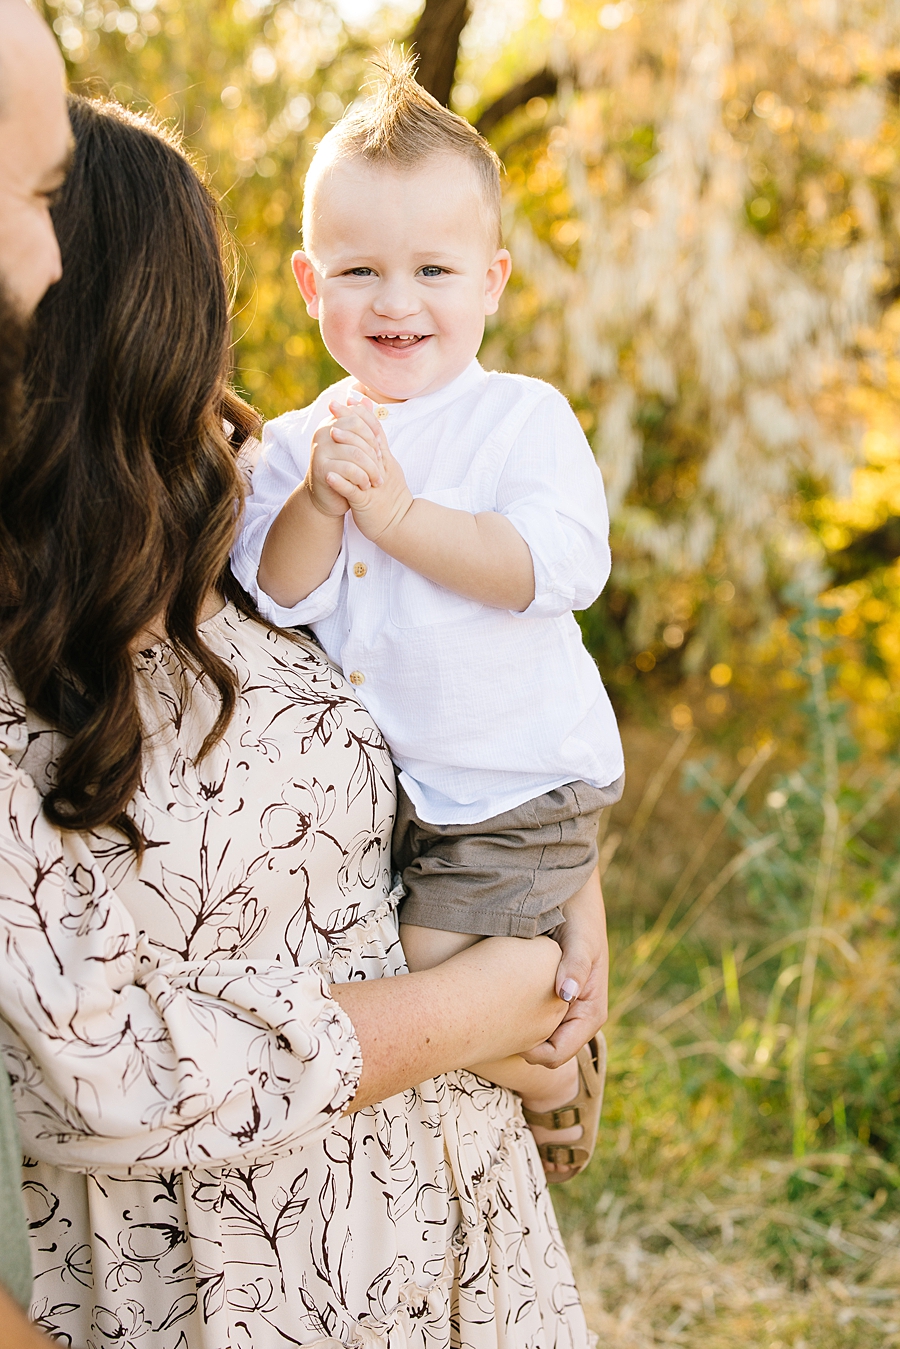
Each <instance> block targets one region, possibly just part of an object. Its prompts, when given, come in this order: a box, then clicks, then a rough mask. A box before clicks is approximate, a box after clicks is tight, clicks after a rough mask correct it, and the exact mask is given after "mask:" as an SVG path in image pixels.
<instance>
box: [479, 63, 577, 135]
mask: <svg viewBox="0 0 900 1349" xmlns="http://www.w3.org/2000/svg"><path fill="white" fill-rule="evenodd" d="M558 87H559V78H558V76H557V75H556V74H555V72H554V71H552V70H547V69H546V68H545V69H544V70H539V71H538V72H537V74H536V75H532V76H531V78H530V79H527V80H522V82H521V84H514V85H513V87H512V88H511V89H507V91H506V93H505V94H501V95H500V97H499V98H497V99H495V100H494V102H493V103H489V104H488V106H487V107H486V108H485V110H484V112H483V113H482V114H481V116H480V117H479V119H478V121H477V122H476V123H475V126H476V128H477V129H478V130H479V131H480V132H481V134H482V136H486V135H487V134H488V132H489V131H491V130H493V128H494V127H495V126H496V125H497V123H498V122H502V120H503V118H504V117H508V116H509V114H510V113H511V112H515V110H516V108H521V106H522V105H523V103H527V102H528V101H529V99H532V98H552V97H553V95H554V94H555V93H556V91H557V88H558Z"/></svg>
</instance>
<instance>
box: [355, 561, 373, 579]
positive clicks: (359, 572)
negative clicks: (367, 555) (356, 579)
mask: <svg viewBox="0 0 900 1349" xmlns="http://www.w3.org/2000/svg"><path fill="white" fill-rule="evenodd" d="M368 570H369V568H368V567H367V566H366V564H365V562H354V564H353V575H354V576H365V574H366V572H367V571H368Z"/></svg>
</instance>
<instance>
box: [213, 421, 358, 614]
mask: <svg viewBox="0 0 900 1349" xmlns="http://www.w3.org/2000/svg"><path fill="white" fill-rule="evenodd" d="M320 401H321V400H320ZM313 406H314V408H315V407H318V403H317V404H314V405H313ZM316 421H317V418H316V417H315V415H313V413H312V411H311V410H310V409H306V410H305V411H304V412H302V413H296V414H295V413H290V414H288V415H287V416H285V417H279V418H277V419H276V420H275V421H274V422H269V423H268V424H267V426H266V428H265V430H264V432H263V440H262V450H261V452H260V456H259V459H258V461H257V463H256V467H255V468H254V470H253V479H252V491H251V493H250V495H249V497H248V498H247V501H246V504H245V506H244V516H243V519H242V521H241V528H240V531H239V533H238V538H237V542H236V543H235V546H234V549H233V550H232V554H231V566H232V570H233V571H234V574H235V576H236V577H237V579H238V581H240V583H241V585H242V586H243V587H244V589H245V590H246V592H247V594H248V595H250V597H251V598H252V599H253V600H254V602H255V604H256V607H257V608H258V609H259V612H260V613H261V614H262V615H263V617H264V618H267V619H268V620H269V622H270V623H277V624H278V626H279V627H282V628H292V627H299V626H300V625H301V624H304V623H316V622H318V621H319V619H322V618H327V617H328V616H329V614H332V613H334V611H335V609H336V608H337V605H338V599H339V596H340V591H341V578H342V576H343V574H344V562H345V549H346V544H344V543H342V544H341V551H340V553H339V554H338V557H337V560H336V562H335V564H334V566H333V567H332V569H331V574H330V575H329V576H328V577H327V578H326V580H324V581H323V582H322V584H321V585H320V586H317V588H316V589H315V590H313V591H312V592H311V594H309V595H307V597H306V599H304V600H301V601H300V603H299V604H295V605H293V607H291V608H285V607H284V606H283V605H281V604H276V603H275V601H274V600H273V599H272V598H271V596H269V595H267V594H266V592H265V591H264V590H261V589H260V586H259V582H258V581H257V579H256V574H257V572H258V570H259V562H260V558H261V557H262V550H263V545H264V544H265V542H266V535H267V534H268V532H269V528H270V526H271V524H272V521H273V520H274V519H275V516H276V515H277V514H278V512H279V511H280V510H281V508H282V506H283V505H284V503H285V502H286V501H287V499H288V497H289V496H290V495H291V492H293V490H294V488H295V487H297V486H299V484H300V483H301V482H302V481H303V479H304V478H305V477H306V470H307V469H308V467H309V447H310V441H311V437H312V432H313V430H315V425H316Z"/></svg>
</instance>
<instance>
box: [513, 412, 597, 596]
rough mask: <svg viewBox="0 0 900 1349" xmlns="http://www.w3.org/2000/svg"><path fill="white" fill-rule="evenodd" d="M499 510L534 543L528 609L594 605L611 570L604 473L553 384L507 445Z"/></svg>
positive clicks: (575, 420) (526, 539)
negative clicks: (524, 424)
mask: <svg viewBox="0 0 900 1349" xmlns="http://www.w3.org/2000/svg"><path fill="white" fill-rule="evenodd" d="M497 510H498V511H499V512H500V514H502V515H504V516H506V518H507V519H508V520H509V521H510V523H511V524H513V525H514V526H515V527H516V529H517V530H518V532H519V533H520V534H521V535H522V538H523V539H524V540H525V542H526V543H527V544H528V547H529V549H530V550H531V556H532V561H533V563H534V600H533V601H532V603H531V604H530V605H529V607H528V608H527V609H525V610H524V611H523V612H524V614H526V615H527V616H528V617H531V618H557V617H559V616H560V615H562V614H565V613H568V612H569V611H570V610H573V609H575V610H577V609H586V608H588V606H589V605H591V604H593V602H594V600H595V599H596V598H597V596H598V595H599V594H600V592H601V590H602V589H603V587H604V585H605V584H606V582H607V580H608V578H609V572H610V551H609V514H608V511H607V506H606V494H605V492H604V490H603V478H602V475H601V473H600V469H599V468H598V466H597V464H596V462H595V460H594V456H593V454H592V453H591V448H590V446H589V445H588V443H587V440H586V439H585V435H584V432H583V431H582V429H581V426H580V425H579V423H578V419H577V417H576V416H575V414H574V413H573V412H572V409H571V408H570V407H569V404H568V403H567V402H566V400H565V399H564V398H563V397H562V395H561V394H558V393H557V392H556V391H555V390H553V389H550V388H549V387H548V388H547V394H546V396H545V397H544V398H542V399H541V401H540V402H539V403H538V404H537V406H536V407H535V408H534V409H533V410H532V413H531V416H530V417H529V419H528V422H527V424H526V426H525V427H523V429H522V432H521V434H520V435H519V436H518V437H517V438H516V441H515V442H514V444H513V445H512V447H511V449H510V453H509V457H508V459H507V461H506V464H505V466H504V469H503V472H502V474H501V476H500V480H499V485H498V490H497Z"/></svg>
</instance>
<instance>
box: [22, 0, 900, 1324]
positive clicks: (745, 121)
mask: <svg viewBox="0 0 900 1349" xmlns="http://www.w3.org/2000/svg"><path fill="white" fill-rule="evenodd" d="M43 4H44V9H45V12H46V14H47V17H48V19H49V20H50V22H51V23H52V25H53V28H54V30H55V32H56V33H57V35H58V37H59V40H60V43H61V46H62V47H63V50H64V52H65V54H66V58H67V62H68V66H69V74H70V78H71V80H72V83H73V85H74V87H76V88H78V89H80V90H82V91H87V92H98V93H109V92H111V93H112V94H113V95H114V96H115V97H117V98H119V99H120V100H121V101H123V102H125V103H127V104H129V105H132V106H135V107H137V108H143V107H153V108H155V109H157V110H158V111H159V112H160V113H161V114H162V115H163V116H164V117H165V118H166V119H168V120H170V121H172V122H173V123H175V124H177V125H179V126H180V127H181V128H182V129H183V131H184V133H185V136H186V139H187V142H188V145H189V146H190V148H191V149H192V150H193V151H194V153H195V154H196V155H197V156H198V158H199V160H200V161H201V162H202V163H203V164H204V165H205V167H206V168H207V170H208V172H209V174H210V176H211V178H212V180H213V182H214V185H215V186H216V188H217V190H218V192H219V193H220V195H221V196H222V199H223V202H224V206H225V210H226V214H227V217H228V219H229V223H230V225H231V226H232V228H233V229H234V231H235V234H236V236H237V239H238V243H239V256H240V266H239V277H238V288H237V297H238V298H237V317H236V323H235V338H236V362H237V367H238V378H239V381H240V383H241V385H242V387H243V388H244V390H245V391H246V392H247V394H248V395H249V396H250V397H251V399H252V400H253V401H254V402H256V403H257V404H258V406H259V407H260V408H261V410H262V411H263V413H264V414H265V415H267V416H271V415H274V414H277V413H279V412H281V411H284V410H285V409H286V408H288V407H292V406H298V405H302V404H303V403H306V402H308V401H310V400H311V399H312V398H313V397H314V396H315V394H316V393H317V392H318V391H319V390H320V389H321V388H322V387H324V385H325V384H327V383H328V382H330V381H331V380H332V379H334V378H335V377H336V376H337V374H338V371H337V370H336V367H335V366H334V364H333V362H332V361H331V358H330V357H329V355H328V353H327V352H326V351H325V350H324V348H323V347H322V345H321V342H320V340H319V336H318V332H317V329H316V327H315V325H314V324H313V323H312V322H311V321H310V320H309V318H308V317H307V315H306V313H305V311H304V309H303V306H302V304H301V302H300V299H299V296H298V294H297V293H296V290H295V288H294V286H293V283H292V281H291V279H290V275H289V271H288V260H289V256H290V253H291V251H292V249H293V248H294V247H296V246H297V243H298V229H299V222H300V205H301V202H300V187H301V183H302V177H303V172H304V169H305V167H306V164H307V162H308V159H309V155H310V153H311V149H312V147H313V145H314V144H315V142H316V140H317V139H318V137H320V136H321V135H322V134H323V133H324V131H326V130H327V129H328V127H329V126H331V125H332V124H333V123H334V122H335V121H336V120H337V118H338V117H340V115H341V114H342V112H343V110H344V109H345V108H346V107H347V106H348V105H349V104H350V103H351V102H352V101H353V100H354V99H355V98H357V97H358V96H359V94H360V90H361V87H362V86H363V84H364V82H365V79H366V60H367V58H368V56H369V55H370V54H371V52H372V50H373V49H375V48H377V47H379V46H380V45H382V44H383V43H384V42H386V41H389V40H392V39H394V40H408V41H411V42H412V44H413V45H414V46H415V48H416V50H417V52H418V54H419V57H420V74H421V78H422V79H423V82H424V83H425V84H426V85H427V87H429V88H430V89H431V90H432V92H434V93H435V95H436V96H437V97H439V98H441V99H442V100H444V101H448V102H449V103H450V105H451V106H452V107H454V108H455V109H456V110H457V111H458V112H460V113H461V114H462V115H464V116H466V117H468V118H470V119H471V120H472V121H473V122H475V123H476V124H477V125H478V126H479V127H480V129H481V130H482V131H483V132H484V133H485V134H486V135H488V136H489V137H490V138H491V140H492V141H493V143H494V145H495V147H496V148H497V150H498V151H499V153H500V154H501V157H502V158H503V160H504V163H505V165H506V169H507V183H506V222H505V227H506V232H507V236H508V240H509V243H510V247H511V249H512V251H513V255H514V261H515V265H516V271H515V274H514V280H513V283H512V285H511V286H510V289H509V291H508V293H507V296H506V298H505V301H504V305H503V308H502V310H501V312H500V314H499V315H498V316H497V319H496V321H495V322H494V323H493V324H492V326H491V328H490V330H489V332H488V335H487V337H486V341H485V348H484V351H483V359H484V360H485V362H486V363H488V364H491V365H494V366H498V367H504V368H511V369H516V370H521V371H525V372H527V373H531V374H535V375H539V376H541V377H542V378H545V379H549V380H552V381H553V382H554V383H555V384H556V385H557V386H558V387H559V388H561V389H562V390H563V391H564V392H565V393H566V394H567V395H568V396H569V398H570V399H571V400H572V403H573V405H574V407H575V409H576V411H577V413H578V416H579V419H580V420H581V423H582V425H583V427H584V429H585V432H586V434H587V435H588V437H589V438H590V440H591V442H592V444H593V446H594V448H595V451H596V453H597V456H598V459H599V461H600V463H601V464H602V466H603V470H604V475H605V478H606V482H607V488H608V492H609V497H610V504H611V508H612V530H613V546H614V558H615V561H614V568H613V575H612V580H611V583H610V585H609V587H608V588H607V591H606V592H605V594H604V596H603V597H602V598H601V600H600V601H599V602H598V603H597V604H596V605H595V606H594V607H593V609H592V610H590V611H589V612H588V613H586V614H584V615H582V622H583V628H584V632H585V636H586V639H587V641H588V643H589V645H590V646H591V649H592V651H593V652H594V654H595V656H596V658H597V660H598V663H599V664H600V667H601V670H602V672H603V674H604V677H605V679H606V680H607V683H608V685H609V687H610V690H611V693H612V696H613V698H614V701H615V703H616V706H617V709H618V711H619V712H620V714H621V716H622V719H623V726H624V731H625V738H626V745H627V752H628V760H629V787H628V791H627V793H626V797H625V799H624V801H623V802H622V804H621V805H620V806H618V807H616V809H615V810H614V811H613V812H611V813H610V816H609V819H608V821H607V822H606V834H605V836H604V842H603V847H604V854H603V855H604V864H605V866H606V868H607V871H606V885H607V889H608V892H609V897H610V902H611V915H612V925H613V934H614V943H615V947H616V960H615V964H614V971H615V976H614V977H615V981H616V1011H615V1013H614V1026H613V1030H612V1032H611V1041H612V1048H613V1076H612V1081H611V1088H610V1098H609V1107H608V1111H607V1116H606V1122H605V1124H604V1135H603V1146H602V1147H601V1150H600V1153H599V1155H598V1158H597V1160H596V1162H595V1163H594V1165H593V1166H592V1167H591V1169H590V1170H589V1171H588V1172H587V1173H586V1175H585V1176H584V1177H583V1178H581V1180H580V1181H579V1182H576V1184H574V1185H572V1186H570V1187H569V1189H568V1191H567V1192H566V1193H565V1194H564V1195H562V1196H560V1211H561V1214H562V1217H563V1220H564V1222H565V1224H566V1226H567V1230H568V1232H569V1234H570V1237H572V1238H573V1239H574V1240H576V1242H577V1243H578V1248H579V1251H580V1252H581V1254H580V1257H579V1258H580V1259H581V1261H582V1275H583V1278H582V1282H583V1285H584V1287H585V1290H586V1295H587V1296H588V1300H589V1302H590V1306H591V1315H592V1316H593V1317H594V1320H595V1323H596V1325H597V1328H598V1329H601V1330H602V1332H603V1335H604V1337H605V1338H604V1343H609V1344H617V1345H618V1344H621V1345H628V1346H631V1345H634V1346H643V1345H645V1344H646V1345H650V1344H656V1343H657V1342H660V1343H672V1342H676V1343H697V1342H698V1341H697V1339H696V1335H697V1334H698V1333H699V1331H698V1327H700V1326H702V1327H703V1343H704V1345H709V1346H717V1345H719V1344H721V1345H723V1346H724V1345H726V1344H727V1345H731V1344H738V1343H748V1342H749V1343H759V1344H765V1345H767V1346H770V1349H777V1346H779V1345H785V1346H794V1349H803V1346H804V1345H808V1346H809V1349H812V1346H815V1349H819V1347H820V1346H827V1345H831V1344H834V1345H838V1344H840V1345H854V1344H859V1345H863V1344H866V1345H868V1344H870V1343H871V1344H875V1343H878V1344H887V1343H891V1342H898V1343H900V1314H898V1317H897V1319H896V1320H892V1319H891V1316H892V1313H891V1312H890V1310H889V1305H890V1304H891V1302H892V1301H893V1299H894V1297H895V1295H896V1294H897V1290H898V1288H900V1263H898V1262H897V1260H896V1258H895V1257H894V1256H893V1255H892V1254H891V1251H892V1249H893V1247H894V1246H896V1238H897V1237H898V1236H900V1217H897V1212H898V1206H897V1203H896V1202H895V1194H896V1191H897V1178H898V1172H897V1170H896V1169H895V1168H896V1167H897V1166H900V1155H898V1142H900V1135H898V1125H897V1101H898V1088H897V1087H896V1085H895V1083H896V1077H897V1073H896V1069H897V1065H898V1059H900V1039H898V1035H897V1032H896V1031H895V1029H894V1026H895V1024H896V1017H895V1011H896V1008H895V1000H896V993H895V987H896V967H897V964H898V956H900V941H898V932H897V919H896V915H897V900H898V898H900V893H898V886H897V883H896V880H895V879H893V878H895V877H896V875H897V863H898V857H897V842H898V840H897V830H896V825H895V824H893V820H894V819H895V818H896V792H895V789H896V787H897V786H898V776H897V773H898V770H897V766H896V762H895V759H894V758H893V757H892V753H893V747H894V746H895V744H896V739H897V731H898V727H900V563H898V557H900V411H898V408H900V400H898V395H900V244H898V237H897V224H898V220H900V105H898V100H900V10H898V8H897V6H896V5H895V4H894V3H892V0H749V2H748V3H741V4H740V5H737V4H734V3H733V0H621V2H620V3H608V4H602V3H593V4H589V3H585V2H583V0H470V2H469V3H467V0H427V3H425V5H424V8H422V3H421V0H388V3H384V4H380V5H379V3H378V0H131V2H130V3H127V4H126V3H122V2H121V0H43ZM688 760H689V763H688ZM685 764H688V767H687V768H686V769H685V768H684V765H685ZM892 812H893V813H892ZM601 1294H602V1299H601Z"/></svg>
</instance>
